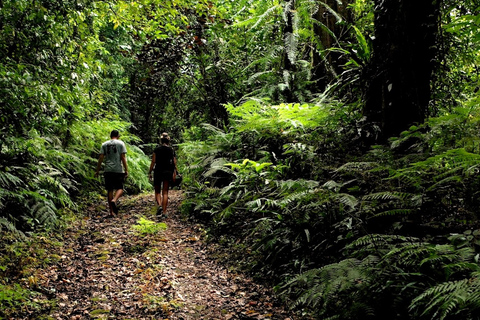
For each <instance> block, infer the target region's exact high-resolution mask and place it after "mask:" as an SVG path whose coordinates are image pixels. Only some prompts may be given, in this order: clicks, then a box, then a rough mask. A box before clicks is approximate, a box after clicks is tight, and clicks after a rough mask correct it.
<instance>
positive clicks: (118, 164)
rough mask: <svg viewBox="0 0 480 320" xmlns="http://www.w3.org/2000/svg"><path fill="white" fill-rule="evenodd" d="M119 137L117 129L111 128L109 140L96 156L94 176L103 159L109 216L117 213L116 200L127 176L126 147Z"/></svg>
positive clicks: (98, 170) (121, 192)
mask: <svg viewBox="0 0 480 320" xmlns="http://www.w3.org/2000/svg"><path fill="white" fill-rule="evenodd" d="M119 138H120V134H119V133H118V131H117V130H113V131H112V132H111V133H110V140H108V141H105V142H104V143H103V144H102V147H101V149H100V156H99V157H98V163H97V171H96V172H95V177H98V174H99V172H100V168H101V166H102V162H103V161H105V168H104V177H105V189H106V190H107V192H108V196H107V198H108V207H109V210H110V215H109V216H110V217H113V216H115V215H116V214H117V213H118V207H117V200H118V199H119V198H120V197H121V196H122V194H123V183H124V181H125V179H126V178H127V176H128V166H127V158H126V154H127V148H126V147H125V143H124V142H123V141H120V140H119ZM122 166H123V167H122Z"/></svg>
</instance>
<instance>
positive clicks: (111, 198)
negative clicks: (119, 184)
mask: <svg viewBox="0 0 480 320" xmlns="http://www.w3.org/2000/svg"><path fill="white" fill-rule="evenodd" d="M107 200H108V209H109V211H110V215H112V216H113V215H114V213H113V208H112V201H113V190H108V196H107Z"/></svg>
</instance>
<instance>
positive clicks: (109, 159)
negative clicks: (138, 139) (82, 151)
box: [100, 139, 127, 173]
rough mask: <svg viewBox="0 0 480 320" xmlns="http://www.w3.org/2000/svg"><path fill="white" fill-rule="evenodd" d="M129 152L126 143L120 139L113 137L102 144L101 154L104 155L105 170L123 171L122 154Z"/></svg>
mask: <svg viewBox="0 0 480 320" xmlns="http://www.w3.org/2000/svg"><path fill="white" fill-rule="evenodd" d="M122 153H127V148H126V147H125V143H123V141H120V140H118V139H112V140H109V141H106V142H104V143H103V144H102V148H101V149H100V154H103V155H104V162H105V169H104V172H120V173H123V166H122V159H121V154H122Z"/></svg>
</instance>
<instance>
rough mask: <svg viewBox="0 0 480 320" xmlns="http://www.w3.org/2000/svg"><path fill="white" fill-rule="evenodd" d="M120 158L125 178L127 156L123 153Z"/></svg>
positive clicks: (126, 174)
mask: <svg viewBox="0 0 480 320" xmlns="http://www.w3.org/2000/svg"><path fill="white" fill-rule="evenodd" d="M120 159H122V164H123V169H124V170H125V178H126V177H128V166H127V157H126V155H125V153H122V154H121V155H120Z"/></svg>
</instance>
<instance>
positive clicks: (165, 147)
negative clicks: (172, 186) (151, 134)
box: [148, 132, 177, 217]
mask: <svg viewBox="0 0 480 320" xmlns="http://www.w3.org/2000/svg"><path fill="white" fill-rule="evenodd" d="M152 171H154V175H153V185H154V186H155V202H156V203H157V205H158V206H159V208H158V210H157V213H158V211H159V210H160V206H161V208H162V213H163V216H164V217H166V216H167V205H168V186H169V183H170V181H173V182H174V181H175V178H176V172H177V159H176V157H175V152H174V151H173V148H172V147H171V146H170V137H169V136H168V133H166V132H164V133H162V135H161V137H160V146H158V147H157V148H155V150H154V151H153V154H152V162H151V163H150V171H149V172H148V177H149V179H150V180H151V179H152ZM160 190H161V194H160Z"/></svg>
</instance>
